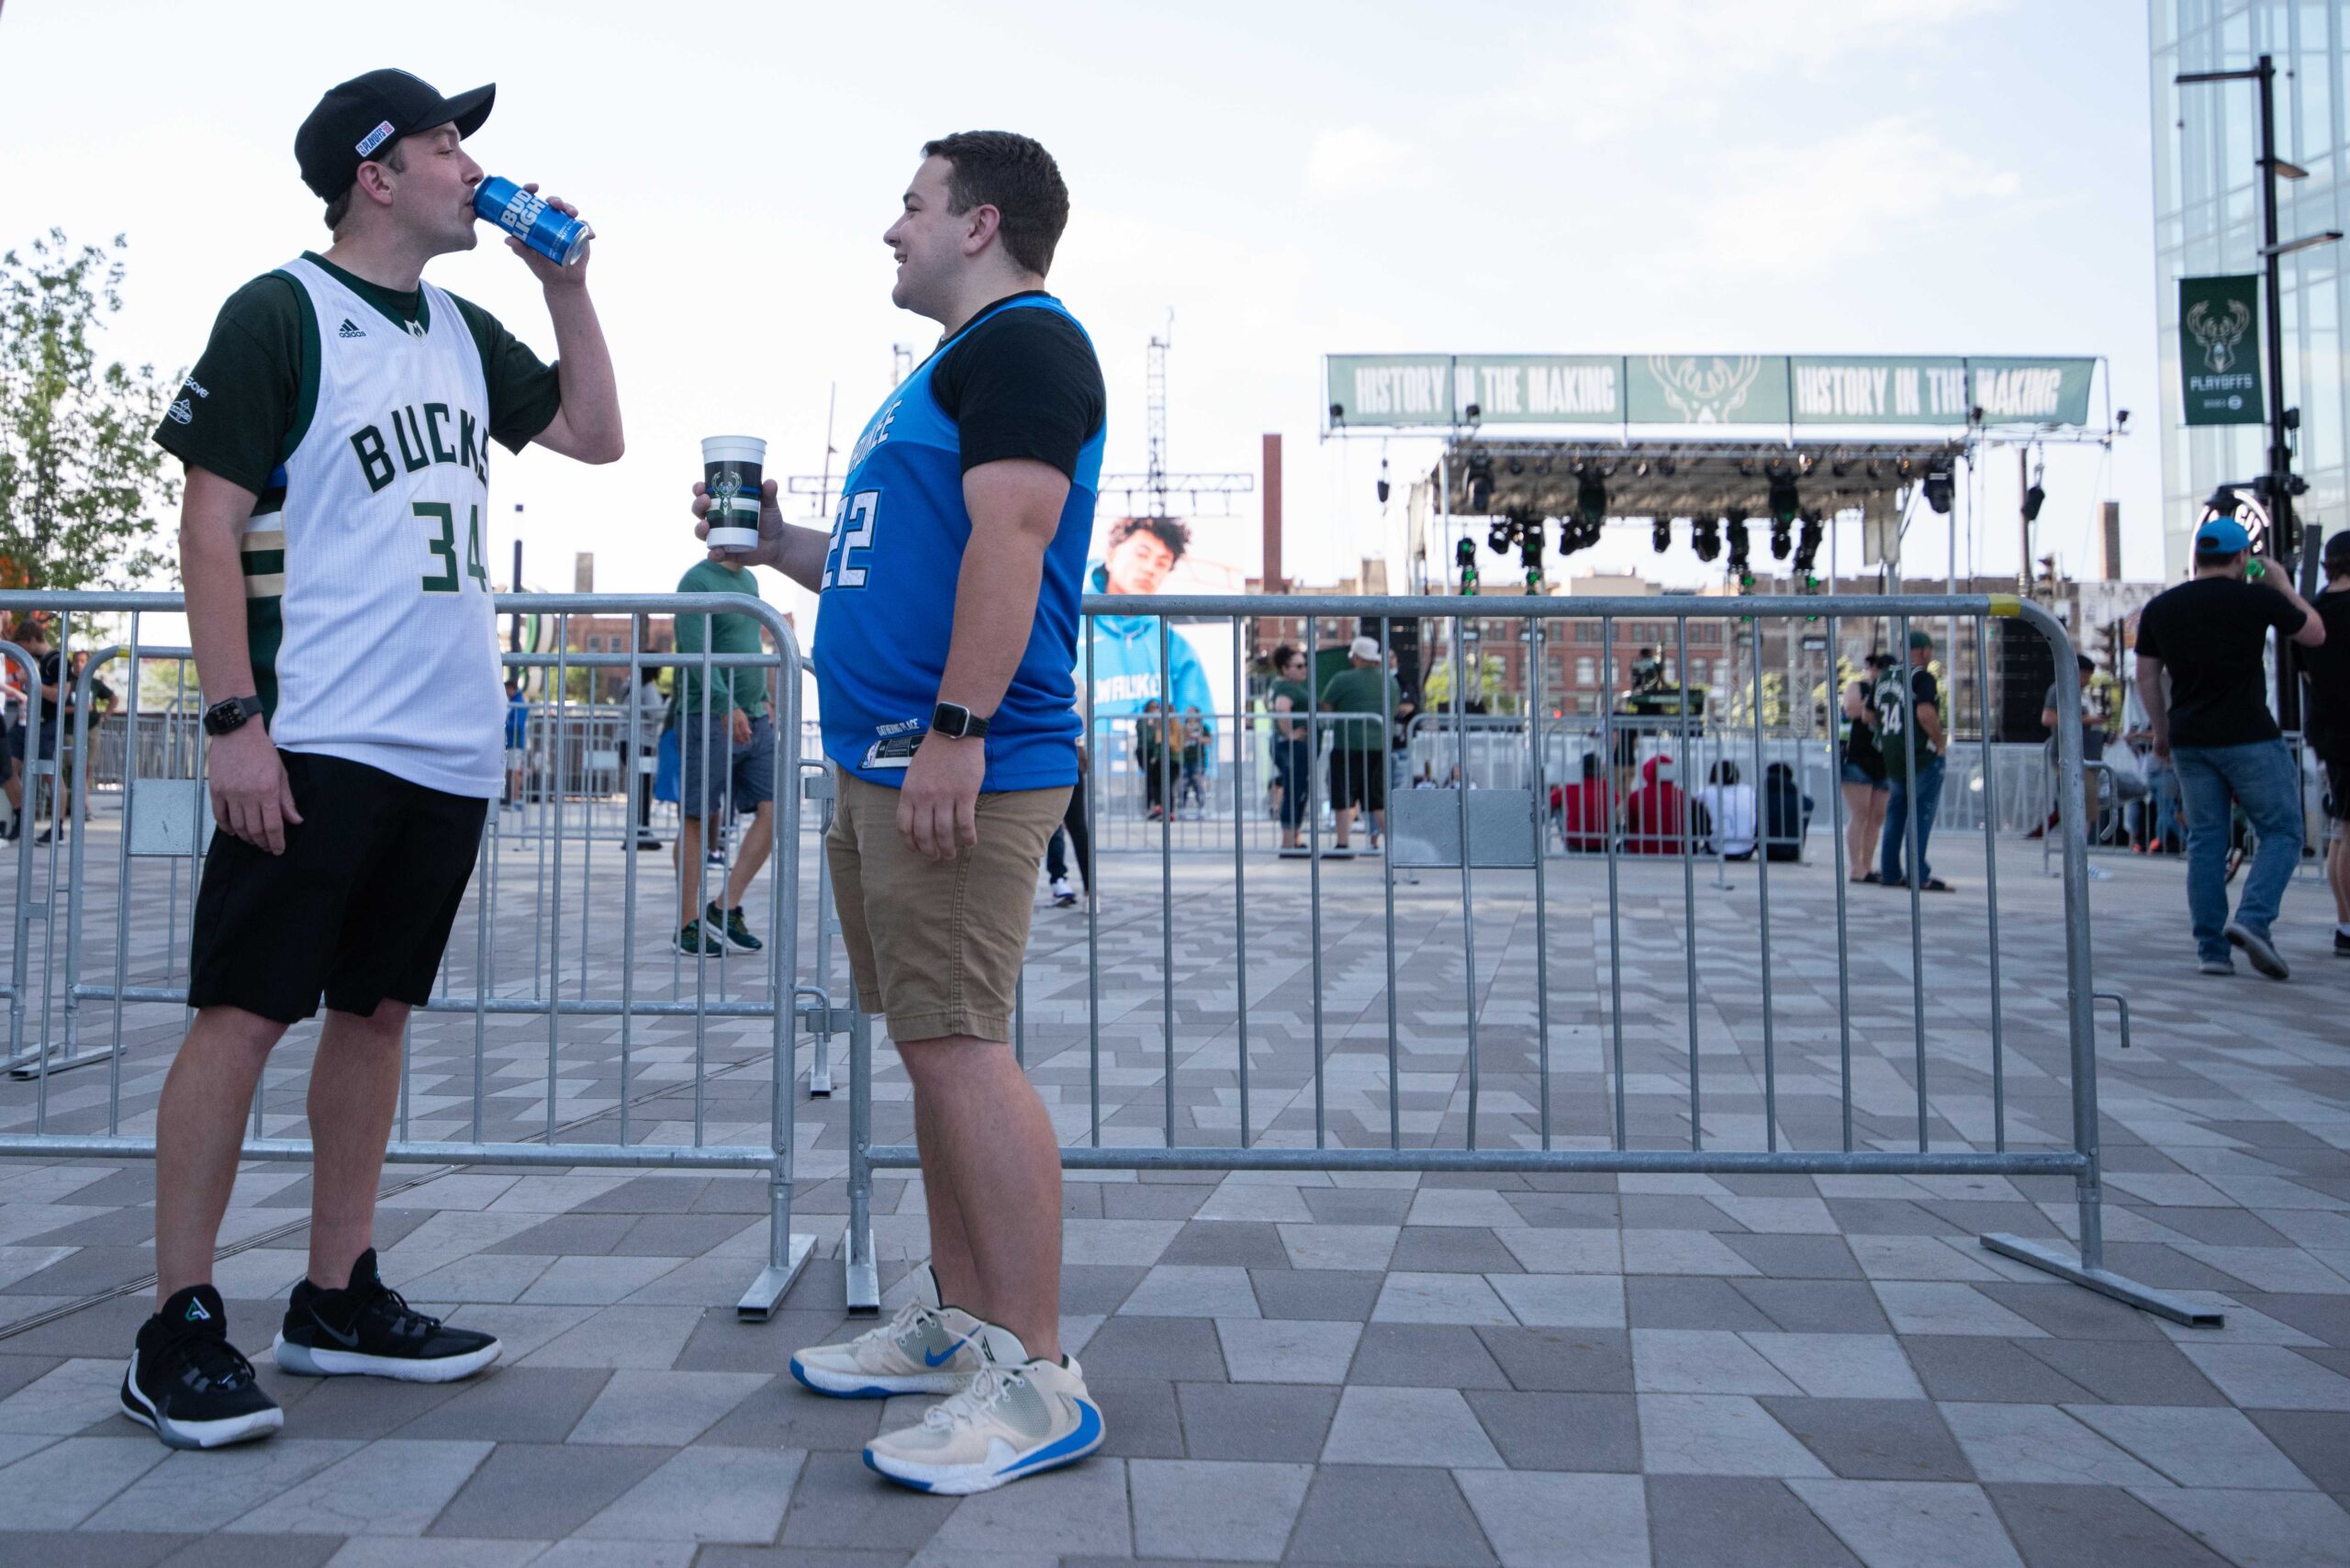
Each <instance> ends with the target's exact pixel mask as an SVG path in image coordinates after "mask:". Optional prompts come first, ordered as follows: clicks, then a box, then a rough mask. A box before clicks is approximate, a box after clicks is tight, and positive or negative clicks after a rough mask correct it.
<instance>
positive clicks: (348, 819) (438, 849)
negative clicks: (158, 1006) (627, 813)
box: [187, 752, 488, 1024]
mask: <svg viewBox="0 0 2350 1568" xmlns="http://www.w3.org/2000/svg"><path fill="white" fill-rule="evenodd" d="M278 755H279V756H281V757H283V758H284V759H285V778H286V781H287V782H288V783H289V784H290V785H292V787H293V790H294V809H295V810H296V811H297V812H300V813H301V814H302V821H301V823H300V824H299V825H293V824H289V825H288V826H287V827H286V830H285V854H283V855H272V854H270V853H269V852H268V851H267V850H265V849H261V848H258V847H256V846H253V845H251V844H247V843H246V842H245V841H244V840H243V839H241V838H239V837H237V836H236V835H234V834H230V833H228V832H225V831H223V832H218V833H215V834H213V836H212V847H211V849H210V850H209V851H207V853H206V855H205V857H204V882H203V886H202V887H201V888H200V889H199V890H197V892H196V935H195V937H194V939H193V941H192V942H191V944H190V946H189V952H188V988H187V1001H188V1005H189V1006H190V1007H219V1006H227V1007H241V1008H243V1009H244V1010H245V1011H246V1012H248V1013H256V1014H260V1015H261V1016H262V1017H263V1018H274V1019H275V1020H276V1021H277V1022H279V1023H281V1024H293V1023H298V1022H299V1021H300V1020H302V1019H305V1018H308V1017H309V1016H311V1015H312V1014H315V1013H317V1012H318V1010H319V995H320V993H321V992H323V993H324V994H325V997H326V1004H327V1005H328V1006H329V1007H330V1008H332V1009H333V1010H334V1011H335V1012H337V1013H355V1014H359V1015H360V1016H361V1017H363V1018H364V1017H370V1016H372V1015H373V1014H375V1004H376V1003H377V1002H382V1001H384V1000H385V999H386V998H387V997H388V998H390V999H391V1000H392V1001H394V1002H408V1003H410V1004H413V1005H421V1004H422V1003H423V1002H425V1001H426V1000H427V999H429V998H430V997H431V994H432V980H433V976H434V974H435V972H436V971H437V970H438V969H440V967H441V953H442V948H444V947H446V946H448V944H449V931H450V928H451V927H452V926H453V925H454V924H456V919H457V906H458V905H459V904H460V903H462V902H464V896H465V884H466V883H467V882H468V881H470V880H471V879H472V878H473V872H474V862H475V860H476V858H477V857H478V856H479V854H480V850H481V829H482V819H483V817H484V815H485V813H486V812H487V806H488V802H487V801H480V800H476V799H474V798H473V797H471V796H466V795H450V794H444V793H443V792H442V791H441V790H431V789H427V788H426V787H425V786H423V785H421V784H412V783H410V782H408V780H407V779H405V778H395V777H394V776H393V775H391V774H389V773H386V772H385V771H384V770H383V769H382V768H380V767H368V766H367V765H366V764H365V763H361V762H350V761H346V760H345V759H343V758H341V757H339V756H316V755H311V754H306V753H297V752H280V753H279V754H278Z"/></svg>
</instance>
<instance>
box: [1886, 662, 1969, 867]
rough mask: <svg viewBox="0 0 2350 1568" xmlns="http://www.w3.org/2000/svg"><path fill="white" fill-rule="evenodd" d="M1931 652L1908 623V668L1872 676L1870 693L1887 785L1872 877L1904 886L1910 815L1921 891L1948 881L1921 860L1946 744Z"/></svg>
mask: <svg viewBox="0 0 2350 1568" xmlns="http://www.w3.org/2000/svg"><path fill="white" fill-rule="evenodd" d="M1933 656H1934V639H1933V638H1932V636H1931V635H1930V634H1929V633H1926V632H1924V631H1921V630H1918V629H1915V628H1913V629H1912V630H1911V631H1910V633H1909V668H1908V669H1907V670H1901V669H1888V670H1886V672H1885V674H1884V675H1882V676H1881V677H1879V678H1878V679H1877V684H1876V690H1875V693H1874V702H1875V706H1876V732H1877V753H1878V755H1879V756H1882V757H1884V759H1885V771H1886V779H1887V781H1888V782H1890V783H1891V785H1892V787H1893V788H1892V790H1891V793H1890V794H1889V795H1888V796H1887V797H1886V811H1885V845H1884V848H1883V850H1882V852H1881V853H1880V856H1879V859H1878V863H1877V881H1878V883H1879V885H1881V886H1884V887H1888V888H1899V887H1906V886H1908V873H1907V872H1906V871H1904V870H1903V869H1902V866H1901V846H1902V841H1903V840H1904V839H1905V838H1906V837H1907V836H1908V832H1909V823H1910V819H1911V817H1913V816H1914V817H1915V818H1916V819H1917V824H1918V843H1917V846H1916V847H1915V849H1914V850H1913V851H1912V852H1911V855H1910V858H1911V859H1912V860H1914V861H1915V862H1916V863H1917V867H1918V886H1919V889H1920V890H1922V891H1925V892H1930V893H1946V892H1948V891H1950V890H1951V889H1950V884H1949V883H1948V882H1945V881H1943V880H1942V879H1941V878H1940V877H1937V876H1935V875H1934V873H1933V868H1932V867H1931V866H1930V865H1929V864H1928V863H1927V861H1926V843H1927V840H1929V839H1930V838H1931V837H1933V834H1934V819H1935V817H1937V816H1938V815H1940V814H1941V812H1942V754H1943V753H1944V752H1945V751H1947V750H1948V749H1949V747H1950V734H1949V731H1948V730H1947V729H1946V728H1945V727H1944V725H1943V723H1942V687H1941V685H1940V684H1939V683H1937V682H1936V681H1935V679H1934V672H1933V671H1932V670H1930V669H1929V668H1927V667H1926V666H1928V665H1929V664H1930V663H1931V662H1932V660H1933Z"/></svg>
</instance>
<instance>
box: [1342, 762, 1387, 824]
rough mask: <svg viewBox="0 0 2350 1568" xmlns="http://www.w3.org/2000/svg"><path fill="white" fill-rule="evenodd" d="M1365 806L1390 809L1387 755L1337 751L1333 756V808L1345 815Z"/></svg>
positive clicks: (1380, 810)
mask: <svg viewBox="0 0 2350 1568" xmlns="http://www.w3.org/2000/svg"><path fill="white" fill-rule="evenodd" d="M1353 806H1366V807H1369V808H1370V809H1371V810H1372V811H1374V812H1383V811H1385V810H1386V809H1387V752H1386V749H1385V748H1384V747H1382V748H1381V749H1380V750H1378V751H1334V752H1332V753H1331V754H1330V809H1331V810H1332V811H1334V812H1343V811H1346V810H1347V809H1348V808H1349V807H1353Z"/></svg>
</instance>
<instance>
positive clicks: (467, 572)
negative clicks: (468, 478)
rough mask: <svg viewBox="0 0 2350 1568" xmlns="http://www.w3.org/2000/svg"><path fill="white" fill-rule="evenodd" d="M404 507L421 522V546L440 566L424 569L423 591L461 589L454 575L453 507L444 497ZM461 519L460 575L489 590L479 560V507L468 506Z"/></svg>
mask: <svg viewBox="0 0 2350 1568" xmlns="http://www.w3.org/2000/svg"><path fill="white" fill-rule="evenodd" d="M408 510H409V511H410V512H411V513H413V514H414V515H415V517H416V518H417V519H418V521H420V522H422V523H423V525H424V547H425V549H426V550H427V551H428V552H429V553H430V554H431V559H433V560H436V561H438V562H439V563H440V564H441V569H440V570H438V571H435V572H428V573H426V574H425V577H424V591H425V592H426V593H462V592H464V587H465V584H464V577H459V576H458V575H457V509H456V508H454V507H453V506H451V505H450V504H449V503H448V502H446V501H417V502H414V503H412V504H411V505H410V506H409V508H408ZM465 510H466V511H467V512H468V513H469V514H470V515H469V516H468V517H467V518H466V520H465V568H464V576H465V577H471V578H472V579H473V580H474V581H475V582H476V583H478V584H480V585H481V591H482V592H484V593H487V592H488V591H489V573H488V572H487V570H485V569H484V568H483V566H482V562H481V507H480V506H479V505H478V504H476V505H473V506H469V507H467V508H466V509H465Z"/></svg>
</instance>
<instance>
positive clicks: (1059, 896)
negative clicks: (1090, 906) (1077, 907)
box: [1053, 877, 1077, 909]
mask: <svg viewBox="0 0 2350 1568" xmlns="http://www.w3.org/2000/svg"><path fill="white" fill-rule="evenodd" d="M1053 902H1054V904H1055V905H1056V906H1057V907H1058V908H1061V909H1067V908H1069V905H1071V904H1073V903H1075V902H1077V890H1076V889H1075V888H1072V887H1070V886H1069V879H1068V878H1067V877H1055V878H1054V879H1053Z"/></svg>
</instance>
